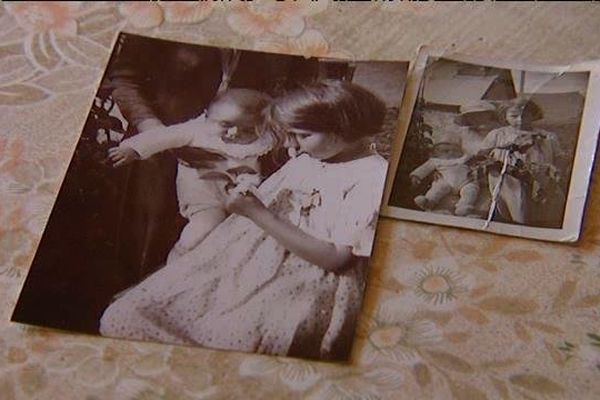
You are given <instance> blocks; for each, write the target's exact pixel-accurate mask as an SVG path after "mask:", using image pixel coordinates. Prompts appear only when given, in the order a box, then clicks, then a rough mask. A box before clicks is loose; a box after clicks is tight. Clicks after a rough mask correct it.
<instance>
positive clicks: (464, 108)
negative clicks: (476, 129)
mask: <svg viewBox="0 0 600 400" xmlns="http://www.w3.org/2000/svg"><path fill="white" fill-rule="evenodd" d="M479 113H487V114H494V116H495V115H496V106H495V105H494V104H492V103H491V102H489V101H486V100H479V101H476V102H473V103H467V104H463V105H461V106H460V114H459V115H457V116H456V118H455V119H454V122H455V123H456V124H458V125H463V126H464V125H468V124H469V123H468V121H467V120H466V117H467V116H468V115H473V114H479Z"/></svg>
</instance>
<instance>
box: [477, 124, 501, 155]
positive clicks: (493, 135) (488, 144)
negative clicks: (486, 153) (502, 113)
mask: <svg viewBox="0 0 600 400" xmlns="http://www.w3.org/2000/svg"><path fill="white" fill-rule="evenodd" d="M501 129H502V128H498V129H494V130H493V131H490V132H489V133H488V134H487V135H486V136H485V139H483V141H482V142H481V148H480V150H491V149H493V148H495V147H497V146H498V134H499V133H500V132H501Z"/></svg>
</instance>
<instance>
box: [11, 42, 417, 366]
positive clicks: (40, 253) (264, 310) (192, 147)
mask: <svg viewBox="0 0 600 400" xmlns="http://www.w3.org/2000/svg"><path fill="white" fill-rule="evenodd" d="M407 70H408V63H407V62H388V61H377V62H371V61H356V60H351V61H349V60H341V59H332V58H307V57H303V56H299V55H288V54H272V53H262V52H254V51H248V50H238V49H230V48H217V47H208V46H200V45H192V44H186V43H179V42H173V41H166V40H161V39H155V38H149V37H144V36H138V35H133V34H126V33H122V34H120V35H119V37H118V40H117V42H116V43H115V46H114V50H113V53H112V55H111V58H110V60H109V62H108V65H107V68H106V71H105V73H104V76H103V79H102V81H101V83H100V86H99V89H98V91H97V93H96V96H95V98H94V100H93V103H92V104H91V109H90V112H89V115H88V118H87V121H86V123H85V126H84V128H83V131H82V133H81V136H80V138H79V141H78V143H77V146H76V148H75V150H74V154H73V157H72V159H71V162H70V165H69V168H68V170H67V172H66V175H65V178H64V182H63V184H62V186H61V189H60V192H59V194H58V198H57V201H56V203H55V205H54V207H53V210H52V213H51V215H50V217H49V220H48V223H47V226H46V229H45V230H44V234H43V236H42V239H41V242H40V244H39V247H38V249H37V252H36V255H35V258H34V260H33V263H32V266H31V269H30V272H29V275H28V277H27V280H26V282H25V285H24V287H23V289H22V292H21V294H20V297H19V300H18V303H17V305H16V308H15V310H14V313H13V316H12V320H13V321H15V322H20V323H25V324H32V325H38V326H45V327H50V328H56V329H61V330H67V331H75V332H80V333H87V334H95V335H102V336H106V337H112V338H124V339H133V340H143V341H155V342H162V343H169V344H180V345H195V346H202V347H207V348H212V349H223V350H235V351H242V352H252V353H262V354H270V355H278V356H289V357H299V358H309V359H318V360H332V361H344V360H348V359H349V356H350V352H351V348H352V342H353V338H354V334H355V328H356V327H355V325H356V322H357V317H358V315H359V313H360V311H361V304H362V297H363V292H364V288H365V282H366V277H367V272H368V262H369V258H370V256H371V252H372V248H373V241H374V237H375V229H376V226H377V221H378V216H379V209H380V205H381V201H382V196H383V191H384V183H385V178H386V173H387V170H388V162H389V159H390V156H391V153H392V142H393V139H394V136H395V134H396V132H397V131H398V129H397V128H398V127H397V125H398V120H399V119H398V118H399V108H400V104H401V101H402V96H403V93H404V86H405V83H406V77H407ZM423 180H424V181H425V178H424V179H423Z"/></svg>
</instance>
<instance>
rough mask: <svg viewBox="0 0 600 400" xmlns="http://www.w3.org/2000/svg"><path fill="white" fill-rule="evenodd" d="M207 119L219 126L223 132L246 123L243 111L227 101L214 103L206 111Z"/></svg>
mask: <svg viewBox="0 0 600 400" xmlns="http://www.w3.org/2000/svg"><path fill="white" fill-rule="evenodd" d="M206 119H207V120H209V121H210V122H213V123H215V124H217V125H219V126H220V127H221V128H223V130H227V129H229V128H233V127H234V126H238V125H242V124H243V123H244V122H245V121H244V113H243V112H242V109H241V108H240V107H238V105H237V104H235V103H233V102H227V101H218V102H215V103H212V104H211V105H210V106H209V107H208V110H207V111H206Z"/></svg>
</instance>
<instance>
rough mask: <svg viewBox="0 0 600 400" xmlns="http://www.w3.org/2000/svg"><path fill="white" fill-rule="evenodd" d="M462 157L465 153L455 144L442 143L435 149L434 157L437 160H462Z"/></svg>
mask: <svg viewBox="0 0 600 400" xmlns="http://www.w3.org/2000/svg"><path fill="white" fill-rule="evenodd" d="M462 155H463V153H462V150H461V149H460V147H458V146H457V145H454V144H447V143H440V144H437V145H436V146H435V147H434V149H433V156H434V157H436V158H443V159H446V160H450V159H453V158H460V157H462Z"/></svg>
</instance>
